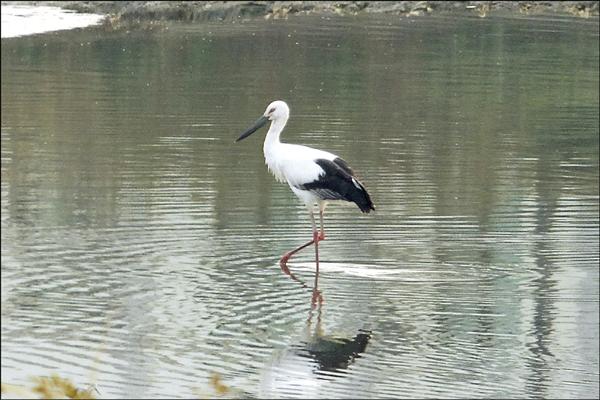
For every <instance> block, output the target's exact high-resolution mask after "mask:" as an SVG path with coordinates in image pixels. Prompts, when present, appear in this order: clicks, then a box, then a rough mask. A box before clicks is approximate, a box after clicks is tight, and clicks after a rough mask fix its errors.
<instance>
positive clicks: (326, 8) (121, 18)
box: [2, 1, 598, 23]
mask: <svg viewBox="0 0 600 400" xmlns="http://www.w3.org/2000/svg"><path fill="white" fill-rule="evenodd" d="M2 5H28V6H54V7H60V8H63V9H66V10H72V11H77V12H81V13H92V14H104V15H106V16H107V20H108V22H109V23H127V22H150V21H187V22H203V21H225V22H226V21H235V20H239V19H244V20H246V19H285V18H287V17H288V16H290V15H323V16H331V15H340V16H344V15H352V16H354V15H375V14H386V15H398V16H410V17H413V16H415V17H416V16H421V15H435V14H444V15H457V16H469V15H471V16H479V17H487V16H493V15H494V14H501V15H511V14H512V15H515V16H523V15H544V14H546V15H547V14H553V15H562V16H575V17H581V18H590V17H598V1H560V2H559V1H529V2H517V1H461V2H457V1H395V2H388V1H371V2H368V1H320V2H315V1H228V2H223V1H168V2H167V1H122V2H120V1H119V2H117V1H14V2H13V1H11V2H4V1H3V2H2Z"/></svg>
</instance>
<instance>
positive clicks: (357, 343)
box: [281, 265, 372, 373]
mask: <svg viewBox="0 0 600 400" xmlns="http://www.w3.org/2000/svg"><path fill="white" fill-rule="evenodd" d="M281 270H282V271H283V273H285V274H286V275H288V276H289V277H290V278H291V279H293V280H294V281H296V282H298V283H299V284H300V285H302V287H304V288H310V287H309V286H308V285H307V284H306V283H305V282H304V281H303V280H302V279H300V278H298V277H297V276H296V275H294V274H293V273H292V272H291V271H290V269H289V268H288V267H287V265H281ZM317 285H318V278H317V277H315V283H314V286H313V287H312V297H311V308H310V311H309V313H308V318H307V320H306V328H305V333H304V340H302V341H301V342H300V343H298V344H297V345H293V346H292V347H293V349H294V352H295V353H296V354H297V355H299V356H301V357H306V358H310V359H312V360H314V361H315V362H316V364H315V365H316V366H317V368H316V370H314V371H313V372H317V373H318V372H319V371H334V370H335V371H340V370H345V369H346V368H348V366H349V365H350V364H352V363H353V362H354V360H355V359H356V358H360V355H361V353H364V352H365V350H366V348H367V345H368V343H369V340H371V334H372V332H371V331H369V330H364V329H359V330H358V331H357V332H356V334H355V335H354V336H353V337H350V336H349V337H341V336H332V335H327V334H326V332H325V328H324V326H323V321H322V313H323V294H322V292H321V291H320V290H319V288H318V286H317Z"/></svg>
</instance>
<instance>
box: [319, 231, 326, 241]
mask: <svg viewBox="0 0 600 400" xmlns="http://www.w3.org/2000/svg"><path fill="white" fill-rule="evenodd" d="M317 238H318V239H319V242H320V241H321V240H325V231H321V232H319V236H317Z"/></svg>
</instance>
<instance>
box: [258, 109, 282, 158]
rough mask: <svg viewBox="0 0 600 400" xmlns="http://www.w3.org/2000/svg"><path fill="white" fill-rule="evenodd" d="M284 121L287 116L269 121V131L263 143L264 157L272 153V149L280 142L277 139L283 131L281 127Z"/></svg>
mask: <svg viewBox="0 0 600 400" xmlns="http://www.w3.org/2000/svg"><path fill="white" fill-rule="evenodd" d="M286 123H287V118H279V119H276V120H273V122H271V127H270V128H269V132H267V137H266V138H265V143H264V145H263V151H264V153H265V158H267V159H268V158H269V156H270V155H271V154H272V150H273V149H274V148H275V147H277V145H279V144H280V143H281V142H280V141H279V135H280V134H281V132H282V131H283V128H285V124H286Z"/></svg>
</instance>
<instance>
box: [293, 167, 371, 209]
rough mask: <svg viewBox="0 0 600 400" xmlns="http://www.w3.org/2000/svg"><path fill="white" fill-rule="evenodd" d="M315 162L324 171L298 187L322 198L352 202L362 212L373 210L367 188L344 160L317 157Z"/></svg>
mask: <svg viewBox="0 0 600 400" xmlns="http://www.w3.org/2000/svg"><path fill="white" fill-rule="evenodd" d="M315 163H317V164H318V165H319V166H320V167H321V168H323V171H325V173H324V174H322V175H321V176H319V179H317V180H315V181H312V182H308V183H305V184H303V185H298V188H300V189H303V190H309V191H311V192H313V193H315V194H316V195H317V196H319V197H320V198H321V199H323V200H345V201H351V202H354V203H355V204H356V205H357V206H358V208H360V210H361V211H362V212H364V213H368V212H369V211H371V210H375V206H374V205H373V202H372V201H371V196H369V193H368V192H367V189H365V187H364V186H363V185H362V184H361V183H360V182H359V181H358V179H356V178H355V177H354V176H353V175H354V174H353V171H352V169H351V168H350V166H349V165H348V163H346V161H344V160H342V159H341V158H339V157H338V158H336V159H334V160H333V161H329V160H325V159H317V160H315Z"/></svg>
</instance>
